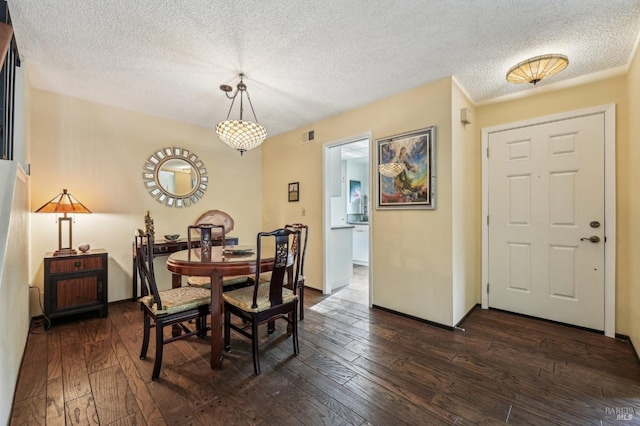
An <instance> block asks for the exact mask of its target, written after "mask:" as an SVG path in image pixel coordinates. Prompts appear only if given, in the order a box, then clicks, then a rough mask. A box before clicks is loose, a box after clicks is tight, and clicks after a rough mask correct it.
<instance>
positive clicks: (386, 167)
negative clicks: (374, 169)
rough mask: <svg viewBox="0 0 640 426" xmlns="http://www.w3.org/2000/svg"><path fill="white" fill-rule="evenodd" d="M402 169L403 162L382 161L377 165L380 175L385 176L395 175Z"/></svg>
mask: <svg viewBox="0 0 640 426" xmlns="http://www.w3.org/2000/svg"><path fill="white" fill-rule="evenodd" d="M403 170H404V163H382V164H379V165H378V171H379V172H380V174H381V175H383V176H387V177H396V176H398V175H399V174H400V173H402V172H403Z"/></svg>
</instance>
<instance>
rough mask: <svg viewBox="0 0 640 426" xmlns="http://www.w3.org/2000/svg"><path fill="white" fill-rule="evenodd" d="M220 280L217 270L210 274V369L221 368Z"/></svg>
mask: <svg viewBox="0 0 640 426" xmlns="http://www.w3.org/2000/svg"><path fill="white" fill-rule="evenodd" d="M223 303H224V301H223V299H222V280H221V277H220V274H219V273H218V271H217V270H214V271H213V273H212V274H211V368H213V369H214V370H219V369H221V368H222V341H223V339H222V314H223V312H224V305H223Z"/></svg>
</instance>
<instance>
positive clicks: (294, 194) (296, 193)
mask: <svg viewBox="0 0 640 426" xmlns="http://www.w3.org/2000/svg"><path fill="white" fill-rule="evenodd" d="M299 200H300V183H299V182H291V183H290V184H289V202H292V201H299Z"/></svg>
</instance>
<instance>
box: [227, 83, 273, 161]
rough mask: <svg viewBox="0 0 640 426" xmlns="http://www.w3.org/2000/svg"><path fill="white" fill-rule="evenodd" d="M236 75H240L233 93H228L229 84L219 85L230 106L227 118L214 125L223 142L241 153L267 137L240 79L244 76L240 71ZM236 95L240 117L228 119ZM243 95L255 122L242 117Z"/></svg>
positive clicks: (229, 89) (230, 90)
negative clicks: (238, 98) (238, 101)
mask: <svg viewBox="0 0 640 426" xmlns="http://www.w3.org/2000/svg"><path fill="white" fill-rule="evenodd" d="M238 77H240V83H238V85H237V86H236V91H235V92H234V93H233V95H229V93H231V92H232V91H233V88H232V87H231V86H229V85H226V84H223V85H221V86H220V90H222V91H223V92H224V93H225V94H226V95H227V98H229V99H231V107H229V113H228V114H227V119H226V120H224V121H221V122H219V123H218V125H217V126H216V133H217V134H218V136H219V137H220V139H222V141H223V142H224V143H226V144H227V145H229V146H230V147H231V148H233V149H236V150H238V151H240V155H242V154H244V153H245V152H246V151H249V150H250V149H253V148H255V147H257V146H258V145H260V144H261V143H262V142H264V139H265V138H266V137H267V129H265V128H264V127H263V126H261V125H260V124H258V119H257V118H256V112H255V111H254V109H253V104H252V103H251V98H250V97H249V92H247V85H246V84H244V83H243V81H242V79H243V78H244V74H242V73H240V74H239V75H238ZM238 95H240V119H239V120H229V116H230V115H231V110H232V109H233V104H234V103H235V101H236V98H237V97H238ZM245 95H246V96H247V101H249V106H250V107H251V112H252V113H253V119H254V120H255V123H254V122H251V121H246V120H243V119H242V114H243V112H244V96H245Z"/></svg>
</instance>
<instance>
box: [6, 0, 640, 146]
mask: <svg viewBox="0 0 640 426" xmlns="http://www.w3.org/2000/svg"><path fill="white" fill-rule="evenodd" d="M9 10H10V13H11V17H12V19H13V25H14V31H15V35H16V40H17V43H18V48H19V50H20V55H21V57H22V59H23V60H24V61H25V62H26V63H27V64H28V70H29V75H30V78H31V82H32V84H33V85H34V86H35V87H36V88H40V89H44V90H48V91H52V92H56V93H61V94H64V95H69V96H74V97H78V98H83V99H88V100H91V101H95V102H99V103H103V104H108V105H114V106H118V107H122V108H126V109H130V110H135V111H140V112H145V113H148V114H153V115H158V116H162V117H168V118H172V119H176V120H180V121H185V122H189V123H194V124H197V125H201V126H204V127H209V128H214V127H215V124H216V123H217V122H218V121H220V120H222V119H224V118H225V117H226V115H227V112H228V109H229V106H230V101H228V100H227V98H226V97H225V95H224V93H223V92H221V91H220V90H219V86H220V84H230V85H232V86H235V84H236V83H237V74H238V73H240V72H244V73H245V74H246V75H247V78H246V79H245V83H246V84H247V87H248V92H249V94H250V95H251V99H252V101H253V106H254V108H255V112H256V114H257V118H258V121H259V122H260V123H261V124H262V125H264V126H265V127H266V128H267V131H268V133H269V135H270V136H274V135H276V134H279V133H282V132H284V131H288V130H292V129H295V128H298V127H301V126H304V125H307V124H309V123H312V122H315V121H318V120H320V119H323V118H326V117H329V116H332V115H335V114H338V113H340V112H343V111H347V110H350V109H353V108H356V107H358V106H361V105H364V104H367V103H370V102H373V101H375V100H378V99H381V98H384V97H387V96H389V95H392V94H395V93H399V92H402V91H405V90H408V89H412V88H414V87H417V86H420V85H423V84H426V83H429V82H431V81H435V80H438V79H441V78H443V77H447V76H453V77H454V78H455V79H456V80H457V81H458V83H459V84H460V85H461V86H462V88H463V89H464V90H465V91H466V92H467V93H468V95H469V96H470V97H471V99H472V100H473V101H474V102H476V103H482V102H484V101H488V100H491V99H494V98H497V97H502V96H505V95H510V94H513V93H515V92H519V91H523V90H539V88H540V87H542V86H545V85H549V84H554V83H556V82H560V81H563V80H567V79H573V78H576V77H580V76H584V75H587V74H592V73H596V72H600V71H604V70H611V69H614V68H619V67H625V66H627V65H628V63H629V59H630V57H631V54H632V52H633V49H634V46H635V45H636V41H637V37H638V33H639V30H640V0H606V1H603V0H536V1H524V0H457V1H453V0H429V1H425V0H395V1H394V0H346V1H345V0H305V1H290V0H269V1H257V0H255V1H250V0H172V1H169V0H109V1H103V0H19V1H18V0H9ZM546 53H562V54H565V55H567V56H568V57H569V67H568V68H567V69H566V70H565V71H563V72H562V73H561V74H559V75H557V76H555V77H553V78H550V79H548V80H544V81H542V82H540V83H538V85H537V86H536V87H533V86H531V85H513V84H510V83H507V82H506V80H505V74H506V71H507V70H508V69H509V68H510V67H511V66H512V65H515V64H516V63H517V62H520V61H522V60H524V59H526V58H528V57H532V56H536V55H540V54H546ZM245 114H246V110H245ZM237 115H238V114H237V110H234V114H232V118H236V117H237ZM245 117H247V116H246V115H245Z"/></svg>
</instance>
